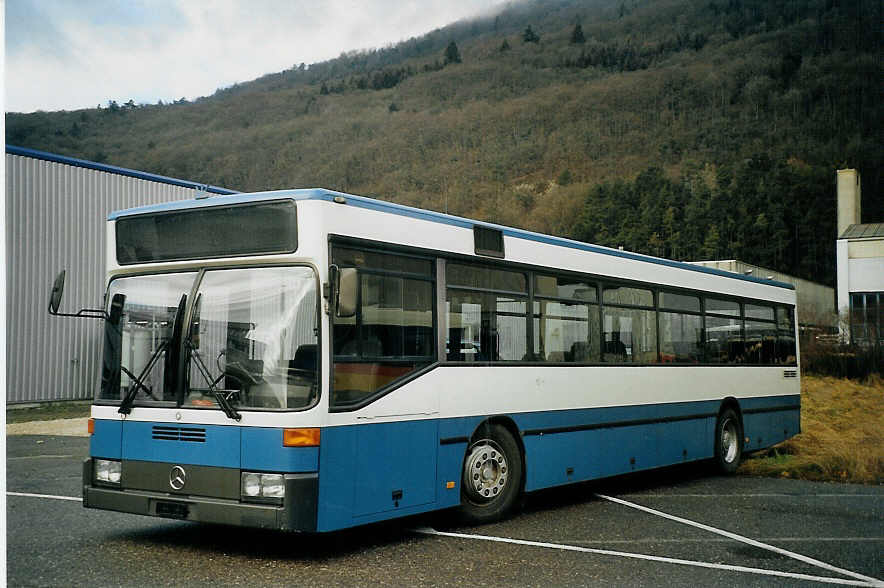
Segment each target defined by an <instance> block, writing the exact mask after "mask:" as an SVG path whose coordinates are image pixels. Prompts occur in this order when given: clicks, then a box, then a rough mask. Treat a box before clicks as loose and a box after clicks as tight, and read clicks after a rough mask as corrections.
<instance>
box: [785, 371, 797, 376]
mask: <svg viewBox="0 0 884 588" xmlns="http://www.w3.org/2000/svg"><path fill="white" fill-rule="evenodd" d="M783 377H784V378H797V377H798V370H783Z"/></svg>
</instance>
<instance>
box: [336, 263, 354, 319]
mask: <svg viewBox="0 0 884 588" xmlns="http://www.w3.org/2000/svg"><path fill="white" fill-rule="evenodd" d="M335 277H336V278H337V285H336V286H337V287H336V288H335V291H336V293H337V301H336V305H335V315H336V316H338V317H340V318H349V317H351V316H354V315H355V314H356V292H357V286H358V284H359V274H358V272H357V270H356V268H355V267H345V268H341V269H339V270H338V271H337V272H336V276H335Z"/></svg>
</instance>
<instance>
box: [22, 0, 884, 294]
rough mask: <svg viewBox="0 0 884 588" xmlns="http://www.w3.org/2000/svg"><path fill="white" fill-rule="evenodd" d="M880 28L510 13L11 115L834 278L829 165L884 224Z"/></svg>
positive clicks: (262, 175)
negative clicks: (191, 87) (844, 173)
mask: <svg viewBox="0 0 884 588" xmlns="http://www.w3.org/2000/svg"><path fill="white" fill-rule="evenodd" d="M882 19H884V14H882V3H881V2H869V1H868V0H789V1H783V2H770V1H769V0H702V1H700V0H698V1H691V0H653V1H637V0H622V1H621V0H586V1H583V2H579V1H576V0H549V1H543V2H540V1H533V2H524V3H516V4H510V5H507V6H506V7H505V8H503V9H502V11H501V12H499V14H496V15H492V16H490V17H487V18H482V19H477V20H473V21H469V22H459V23H455V24H453V25H451V26H449V27H446V28H444V29H440V30H436V31H433V32H431V33H429V34H427V35H425V36H423V37H421V38H416V39H410V40H408V41H405V42H402V43H399V44H397V45H392V46H390V47H387V48H383V49H378V50H369V51H363V52H357V53H352V54H345V55H341V57H339V58H337V59H334V60H331V61H328V62H324V63H319V64H313V65H310V66H309V67H308V66H306V65H304V64H299V65H295V66H293V67H292V68H291V69H289V70H286V71H283V72H280V73H275V74H270V75H267V76H264V77H262V78H260V79H258V80H255V81H252V82H247V83H243V84H239V85H236V86H234V87H231V88H225V89H221V90H218V91H217V92H216V93H215V94H214V95H212V96H209V97H205V98H200V99H198V100H195V101H192V102H189V101H186V100H178V101H174V102H173V103H171V104H156V105H140V104H135V103H134V102H129V103H127V104H117V103H115V102H110V103H108V104H105V105H102V106H101V107H100V108H97V109H89V110H81V111H74V112H51V113H44V112H40V113H34V114H14V113H10V114H7V117H6V123H7V131H6V133H7V134H6V141H7V143H9V144H12V145H19V146H24V147H31V148H36V149H43V150H46V151H51V152H55V153H61V154H65V155H71V156H75V157H83V158H86V159H92V160H96V161H104V162H107V163H111V164H114V165H120V166H124V167H132V168H137V169H143V170H148V171H152V172H156V173H160V174H165V175H170V176H176V177H181V178H187V179H190V180H195V181H200V182H205V183H210V184H215V185H219V186H225V187H230V188H234V189H238V190H260V189H276V188H290V187H307V186H322V187H328V188H334V189H340V190H345V191H351V192H355V193H359V194H364V195H373V196H376V197H379V198H383V199H387V200H392V201H396V202H400V203H405V204H412V205H417V206H421V207H425V208H431V209H435V210H447V211H448V212H451V213H455V214H460V215H465V216H472V217H478V218H482V219H487V220H490V221H494V222H499V223H503V224H509V225H515V226H520V227H526V228H529V229H534V230H539V231H544V232H551V233H555V234H559V235H564V236H569V237H574V238H577V239H581V240H586V241H592V242H596V243H601V244H605V245H611V246H623V247H625V248H627V249H630V250H634V251H640V252H645V253H650V254H653V255H661V256H665V257H670V258H675V259H689V260H692V259H708V258H733V257H737V258H740V259H743V260H745V261H748V262H751V263H757V264H760V265H765V266H769V267H773V268H776V269H780V270H783V271H786V272H789V273H792V274H797V275H799V276H802V277H807V278H810V279H815V280H818V281H823V282H828V283H832V282H833V281H834V243H833V240H834V238H835V170H836V169H838V168H841V167H856V168H858V169H859V170H860V172H861V174H862V181H863V212H864V218H865V220H866V222H871V221H882V220H884V203H882V198H881V196H880V194H881V186H882V183H884V136H882V132H881V129H882V122H884V116H882V115H884V105H882V100H881V98H882V96H884V92H882V90H884V84H882V80H884V63H882V32H881V22H882V21H884V20H882ZM367 25H370V23H367ZM292 61H293V62H297V55H293V56H292ZM10 83H14V82H12V81H10Z"/></svg>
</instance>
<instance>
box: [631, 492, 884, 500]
mask: <svg viewBox="0 0 884 588" xmlns="http://www.w3.org/2000/svg"><path fill="white" fill-rule="evenodd" d="M621 496H628V497H630V498H878V499H880V500H884V494H784V493H782V492H779V493H758V494H621Z"/></svg>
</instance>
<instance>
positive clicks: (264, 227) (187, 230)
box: [49, 189, 800, 533]
mask: <svg viewBox="0 0 884 588" xmlns="http://www.w3.org/2000/svg"><path fill="white" fill-rule="evenodd" d="M106 262H107V269H108V271H107V290H106V294H105V303H104V305H103V307H102V308H98V309H92V310H90V309H84V310H81V311H80V312H78V313H75V315H78V316H91V317H95V318H100V319H102V320H103V323H104V335H103V337H104V341H103V345H104V351H103V360H102V367H101V382H100V384H99V385H98V387H97V391H96V395H95V399H94V402H93V404H92V407H91V419H90V420H89V432H90V446H89V457H88V459H87V460H86V461H85V462H84V465H83V505H84V506H85V507H86V508H94V509H105V510H111V511H118V512H125V513H134V514H141V515H148V516H155V517H166V518H172V519H181V520H188V521H198V522H209V523H220V524H229V525H241V526H247V527H259V528H272V529H280V530H288V531H297V532H306V533H313V532H326V531H334V530H338V529H344V528H348V527H353V526H356V525H361V524H366V523H372V522H376V521H382V520H386V519H391V518H394V517H401V516H407V515H416V514H419V513H426V512H429V511H434V510H440V509H449V508H456V509H459V511H460V514H461V516H462V517H463V518H464V519H465V520H467V521H471V522H474V523H484V522H488V521H493V520H497V519H499V518H501V517H504V516H505V515H507V514H508V513H510V512H511V511H512V510H513V507H514V505H515V504H516V502H517V500H518V498H519V496H520V495H522V494H523V493H530V492H534V491H537V490H540V489H544V488H551V487H555V486H560V485H564V484H570V483H575V482H582V481H587V480H594V479H598V478H604V477H610V476H616V475H620V474H626V473H629V472H636V471H640V470H647V469H651V468H659V467H664V466H671V465H674V464H681V463H685V462H691V461H696V460H708V461H709V462H710V463H712V464H714V466H715V467H717V469H718V470H720V471H722V472H730V473H732V472H733V471H734V470H735V469H736V468H737V465H738V464H739V462H740V459H741V457H742V455H744V454H746V453H748V452H752V451H758V450H761V449H764V448H767V447H770V446H771V445H774V444H776V443H779V442H781V441H783V440H785V439H788V438H789V437H791V436H793V435H795V434H797V433H798V432H799V426H800V425H799V414H800V386H799V377H798V375H799V369H798V365H799V363H798V362H799V357H798V350H797V348H796V318H795V317H796V314H795V290H794V288H793V287H792V286H791V285H789V284H784V283H779V282H774V281H771V280H763V279H759V278H757V277H753V276H747V275H740V274H734V273H729V272H724V271H720V270H716V269H710V268H706V267H701V266H696V265H691V264H688V263H683V262H676V261H670V260H666V259H660V258H655V257H650V256H646V255H640V254H636V253H631V252H627V251H622V250H618V249H611V248H606V247H601V246H597V245H591V244H587V243H582V242H578V241H574V240H568V239H564V238H557V237H553V236H549V235H543V234H538V233H534V232H529V231H525V230H520V229H515V228H510V227H504V226H499V225H495V224H491V223H487V222H479V221H475V220H469V219H466V218H461V217H457V216H452V215H447V214H441V213H437V212H432V211H428V210H421V209H417V208H412V207H407V206H402V205H397V204H393V203H390V202H385V201H380V200H376V199H371V198H366V197H360V196H355V195H351V194H344V193H340V192H334V191H329V190H325V189H301V190H287V191H272V192H263V193H254V194H235V195H229V196H216V197H215V196H213V197H211V198H203V199H196V200H191V201H178V202H170V203H165V204H159V205H153V206H145V207H140V208H133V209H129V210H123V211H119V212H115V213H112V214H110V216H109V218H108V223H107V259H106ZM63 286H64V274H63V273H62V274H61V275H60V276H59V279H58V280H56V283H55V286H54V288H53V291H52V295H51V298H50V308H49V310H50V312H52V313H54V314H59V315H64V313H61V312H60V311H59V304H60V300H61V295H62V290H63Z"/></svg>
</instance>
